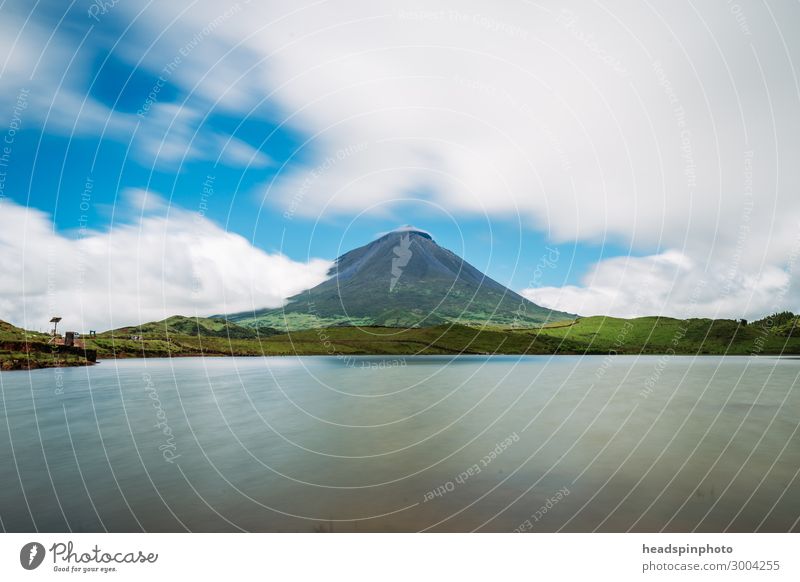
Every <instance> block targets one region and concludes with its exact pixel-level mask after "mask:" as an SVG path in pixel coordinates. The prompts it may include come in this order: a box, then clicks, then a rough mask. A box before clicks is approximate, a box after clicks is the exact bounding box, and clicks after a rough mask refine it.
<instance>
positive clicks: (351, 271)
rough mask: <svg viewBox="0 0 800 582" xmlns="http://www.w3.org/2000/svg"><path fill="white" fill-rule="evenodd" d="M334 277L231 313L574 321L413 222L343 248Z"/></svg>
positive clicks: (331, 319) (302, 318) (377, 321)
mask: <svg viewBox="0 0 800 582" xmlns="http://www.w3.org/2000/svg"><path fill="white" fill-rule="evenodd" d="M328 275H329V278H328V279H327V280H326V281H324V282H322V283H320V284H319V285H317V286H316V287H313V288H312V289H308V290H307V291H303V292H302V293H299V294H297V295H295V296H294V297H290V298H289V300H288V303H287V304H286V305H285V306H284V307H282V308H277V309H265V310H261V311H256V312H245V313H239V314H235V315H231V316H228V318H229V319H230V320H232V321H236V322H239V323H241V324H244V325H262V326H263V325H267V326H274V327H281V328H282V327H288V328H289V329H304V328H312V327H324V326H331V325H359V326H389V327H427V326H433V325H439V324H442V323H450V322H452V323H461V324H467V325H484V324H487V325H497V326H504V327H531V326H534V325H539V324H541V323H544V322H546V321H555V320H560V319H572V318H573V317H572V316H570V315H568V314H566V313H561V312H557V311H551V310H549V309H546V308H544V307H540V306H539V305H536V304H535V303H532V302H531V301H529V300H527V299H525V298H524V297H522V296H521V295H519V294H517V293H515V292H514V291H511V290H510V289H508V288H507V287H505V286H503V285H501V284H500V283H498V282H497V281H495V280H493V279H490V278H489V277H487V276H486V275H484V274H483V273H481V272H480V271H479V270H478V269H476V268H475V267H473V266H472V265H470V264H469V263H467V262H466V261H464V260H463V259H462V258H461V257H459V256H458V255H456V254H454V253H452V252H451V251H449V250H447V249H445V248H443V247H441V246H439V245H438V244H436V242H435V241H434V240H433V237H432V236H431V234H430V233H428V232H425V231H424V230H420V229H417V228H414V227H412V226H404V227H400V228H398V229H396V230H393V231H391V232H388V233H385V234H383V235H382V236H380V237H379V238H378V239H376V240H374V241H372V242H371V243H369V244H367V245H364V246H363V247H359V248H357V249H354V250H352V251H350V252H348V253H345V254H344V255H342V256H341V257H339V258H338V259H336V262H335V263H334V266H333V267H332V268H331V270H330V272H329V273H328Z"/></svg>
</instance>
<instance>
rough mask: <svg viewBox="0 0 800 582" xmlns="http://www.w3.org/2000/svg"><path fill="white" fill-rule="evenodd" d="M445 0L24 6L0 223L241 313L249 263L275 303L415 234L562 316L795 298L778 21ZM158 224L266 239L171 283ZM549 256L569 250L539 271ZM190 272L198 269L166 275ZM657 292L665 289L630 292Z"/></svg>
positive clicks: (31, 292)
mask: <svg viewBox="0 0 800 582" xmlns="http://www.w3.org/2000/svg"><path fill="white" fill-rule="evenodd" d="M439 8H440V9H437V10H432V9H431V8H430V7H429V6H427V5H426V4H421V3H419V4H418V3H413V2H408V3H403V4H402V6H401V5H399V4H397V3H383V2H377V3H375V5H373V6H370V7H368V8H365V7H363V6H360V5H359V4H358V3H350V2H344V3H342V4H341V5H339V6H338V8H336V9H334V8H333V7H332V6H331V5H329V4H325V3H322V4H319V3H316V4H315V3H308V4H304V3H300V4H296V5H292V6H288V5H287V6H280V5H278V4H276V5H273V6H269V7H266V6H261V5H259V4H257V3H251V2H227V3H214V2H198V3H195V4H193V5H192V9H191V10H186V7H180V6H165V5H161V6H157V7H156V6H153V5H150V4H147V3H144V2H133V1H126V2H119V3H116V4H115V3H106V4H103V3H94V2H75V3H73V4H71V5H69V6H66V5H64V4H62V3H59V2H38V3H36V4H35V5H31V4H29V3H27V2H22V1H17V2H7V3H5V4H4V5H3V7H2V8H0V13H2V15H3V19H2V21H3V24H2V31H0V32H3V36H4V38H5V40H4V41H3V42H4V43H5V44H4V47H5V49H6V51H5V54H6V55H7V58H6V61H5V63H4V65H3V69H2V77H3V81H4V88H5V91H4V95H3V97H2V99H1V100H0V113H2V117H0V122H1V123H2V125H0V129H3V128H4V127H7V128H8V130H7V131H5V132H4V133H5V134H6V135H8V134H9V131H12V130H13V140H12V141H13V143H12V144H11V145H12V146H13V147H12V150H11V154H10V155H11V156H12V163H11V165H10V167H9V168H7V171H6V176H5V181H4V183H3V184H4V187H3V190H2V195H3V197H2V198H0V204H2V206H0V220H5V221H6V224H8V225H10V224H11V222H12V221H15V223H14V224H15V225H17V226H19V223H20V221H21V222H22V223H23V224H29V223H28V221H29V220H30V221H33V222H31V224H33V223H35V225H36V227H37V228H38V227H40V226H42V225H47V224H49V225H50V227H51V229H52V231H53V232H52V238H51V239H50V240H49V242H47V244H49V245H50V246H53V245H61V246H64V247H65V248H66V247H69V248H70V249H71V251H70V252H73V251H74V253H75V256H77V257H85V256H87V254H88V255H90V256H101V255H93V254H92V253H98V252H99V251H98V250H97V249H99V248H103V249H105V251H104V252H105V255H102V256H103V257H104V258H105V259H107V260H108V261H109V262H111V263H114V264H122V263H126V262H133V263H136V268H135V269H133V270H134V271H135V272H136V281H137V282H141V281H143V280H144V279H145V278H147V277H149V276H152V277H153V279H154V281H153V282H152V284H153V285H154V288H164V287H167V286H169V287H171V286H172V285H173V284H176V283H177V278H175V279H174V280H173V279H172V277H177V275H175V273H177V272H182V273H184V274H185V273H194V274H193V275H192V277H193V281H194V282H193V283H191V285H192V289H195V290H196V289H197V288H198V287H199V288H202V293H199V294H198V297H200V296H202V301H200V300H198V302H197V303H196V304H193V308H195V309H196V310H197V311H198V312H199V313H202V312H204V311H206V312H219V311H221V310H222V309H221V306H220V305H219V303H220V302H222V303H223V305H222V306H223V307H224V306H225V305H230V308H231V309H233V308H238V307H241V305H248V306H249V305H251V304H252V305H253V306H256V307H259V306H261V305H259V304H258V303H259V301H260V298H259V296H258V294H257V293H254V294H252V295H251V296H249V297H248V298H247V299H246V300H245V299H244V298H240V300H238V299H237V301H235V302H233V303H232V304H229V303H228V300H229V299H230V297H231V296H232V295H236V291H234V290H232V289H228V288H226V287H225V286H224V285H223V286H219V285H217V284H216V282H217V281H218V280H219V276H218V273H220V272H222V271H224V270H225V269H228V268H233V267H236V266H237V263H236V261H237V260H239V261H242V264H241V265H239V267H240V270H242V271H245V270H247V268H249V267H247V265H253V264H260V263H259V261H262V260H263V261H266V263H265V264H268V265H270V267H269V268H267V271H269V272H270V273H272V275H269V276H267V275H266V274H265V275H263V277H262V279H263V280H260V281H258V283H257V284H256V286H257V287H258V288H259V289H261V290H263V293H264V305H273V304H275V303H276V302H278V303H279V302H280V296H281V295H285V294H286V293H290V292H296V291H297V290H298V289H297V286H299V285H303V284H307V283H308V282H313V281H316V280H317V279H318V278H319V273H320V269H321V266H320V265H322V262H318V263H314V264H313V265H311V264H310V263H309V261H310V260H311V259H323V260H327V261H330V260H332V259H334V258H335V257H336V256H337V255H338V254H341V253H342V252H346V251H347V250H350V249H352V248H354V247H356V246H359V245H362V244H365V243H367V242H369V241H370V240H372V239H373V238H374V237H375V236H376V235H377V234H378V233H380V232H384V231H387V230H391V229H393V228H395V227H397V226H399V225H403V224H413V225H415V226H417V227H419V228H422V229H425V230H428V231H430V232H432V233H433V235H434V237H435V239H436V240H437V242H439V243H440V244H442V245H443V246H445V247H447V248H449V249H451V250H453V251H454V252H456V253H458V254H460V255H462V256H464V257H465V258H466V259H467V260H468V261H469V262H471V263H472V264H474V265H475V266H476V267H478V268H480V269H482V270H483V271H485V272H486V273H488V274H489V275H490V276H492V277H493V278H495V279H497V280H499V281H501V282H502V283H504V284H506V285H508V286H510V287H511V288H513V289H515V290H518V291H521V292H523V293H524V294H525V295H526V296H528V297H529V298H531V299H533V300H534V301H537V302H539V303H542V304H545V305H548V306H552V307H556V308H559V309H564V310H567V311H572V312H577V313H584V314H591V313H609V314H615V315H623V316H631V315H642V314H650V313H664V314H670V315H677V316H687V315H691V314H693V313H694V312H698V313H700V312H702V314H707V315H710V316H713V315H724V316H738V315H742V314H755V313H760V312H763V311H769V310H771V308H772V307H773V306H774V307H776V308H784V307H792V305H794V303H795V302H796V299H795V298H796V285H795V283H794V281H795V279H794V278H793V277H792V276H791V268H792V266H793V259H792V257H793V255H792V249H793V248H794V246H793V245H794V244H795V241H796V239H797V231H798V226H797V224H795V221H793V220H791V219H790V215H791V212H780V213H778V212H776V209H777V208H783V209H794V208H795V207H796V205H797V203H796V197H793V196H792V192H793V188H794V187H795V186H796V185H798V182H800V181H799V180H798V176H797V170H796V169H795V168H793V167H791V166H787V164H784V163H782V161H783V160H784V159H786V156H787V155H790V153H791V152H795V153H796V151H797V149H798V146H799V145H800V144H798V140H797V138H796V135H798V134H800V132H798V131H796V130H797V129H800V128H797V127H795V126H796V125H797V123H796V120H797V116H794V117H792V116H791V112H792V111H796V107H797V102H798V95H797V91H796V87H794V86H793V85H792V83H791V82H790V81H791V76H789V75H787V73H789V72H790V71H791V65H790V63H791V61H790V60H787V59H790V58H791V56H792V55H795V53H797V52H799V51H798V50H797V49H798V47H797V42H795V41H786V40H784V42H783V46H781V45H780V44H779V43H778V42H777V41H776V38H780V34H779V33H780V32H781V28H780V24H778V22H780V19H778V20H777V21H776V20H775V19H773V18H770V14H769V13H766V12H765V11H764V10H762V9H760V8H758V7H756V6H753V7H752V8H751V10H750V12H749V15H750V18H749V19H748V21H747V24H748V29H747V31H744V30H743V29H741V22H739V21H738V20H736V19H732V18H730V16H731V15H730V14H728V13H727V12H725V11H724V10H720V9H718V8H708V9H705V12H704V13H703V14H702V16H703V18H702V19H699V18H698V14H696V13H693V12H692V10H693V9H691V7H689V5H688V4H687V5H683V4H677V5H676V6H674V7H670V9H669V11H666V12H661V13H656V12H655V11H654V10H652V9H648V8H645V7H641V8H639V9H637V10H634V11H628V12H625V11H621V9H620V11H617V13H616V18H613V17H611V15H609V14H608V13H603V12H602V11H600V12H598V9H597V7H594V8H589V7H583V6H581V5H579V4H576V5H575V6H564V5H561V4H555V3H553V4H552V5H550V4H543V5H541V6H538V7H532V6H530V5H527V4H525V3H519V4H517V3H509V5H508V6H504V7H488V6H485V5H483V4H481V3H475V4H472V3H451V2H442V3H441V6H440V7H439ZM787 10H788V9H787ZM789 12H791V11H789ZM794 12H797V11H796V10H794ZM785 16H786V20H787V21H790V20H791V18H792V17H797V14H787V15H785ZM623 21H624V22H623ZM675 22H680V23H682V24H683V28H682V29H680V30H678V29H676V28H675V27H674V26H672V25H671V23H675ZM703 23H705V28H704V26H703ZM623 24H625V25H626V26H623ZM776 31H777V33H778V36H777V37H776ZM787 38H788V37H787ZM643 39H645V40H643ZM676 46H679V47H680V49H679V50H676ZM754 54H755V58H754ZM759 57H760V58H759ZM731 63H733V64H731ZM721 64H725V65H726V66H727V74H723V68H722V67H721V66H720V65H721ZM759 65H760V67H759ZM759 70H760V72H759ZM756 73H758V74H759V75H760V77H761V78H762V81H763V82H762V83H761V84H754V83H752V79H754V78H756V76H755V75H756ZM20 96H21V97H20ZM20 100H21V101H22V102H24V107H20V106H19V104H20V102H21V101H20ZM15 107H16V109H15ZM768 113H769V115H768ZM17 114H19V115H18V117H19V119H18V120H16V121H15V116H17ZM3 119H5V120H6V121H2V120H3ZM789 119H791V120H792V121H789V122H787V121H786V120H789ZM776 144H779V145H777V146H776ZM754 152H755V153H754ZM776 168H778V169H777V170H776ZM753 175H755V176H757V181H756V183H755V184H756V187H755V188H754V187H753V177H752V176H753ZM87 182H88V184H89V185H90V187H89V188H88V189H87ZM209 184H211V187H210V188H209V186H208V185H209ZM204 188H205V191H204ZM211 190H213V193H211ZM23 211H28V213H27V214H26V213H24V212H23ZM21 217H22V218H21ZM162 219H164V220H166V221H167V222H166V224H167V225H168V226H167V227H166V229H163V228H162V231H164V232H162V238H163V240H162V241H161V243H162V245H161V246H162V249H163V248H165V247H170V248H171V247H173V246H175V245H178V247H180V245H181V244H189V243H186V241H185V240H183V242H180V241H179V240H178V239H177V238H176V237H175V236H172V235H170V236H172V238H170V239H168V237H167V235H166V234H165V233H166V232H173V234H174V233H180V232H192V230H193V228H192V227H191V224H192V223H194V224H195V226H196V228H194V231H195V232H194V234H200V235H202V233H203V232H205V233H206V234H207V235H208V236H207V239H206V245H204V246H209V247H213V246H214V242H213V241H214V240H215V239H214V238H213V236H218V237H222V238H220V240H221V241H222V240H223V238H224V236H225V233H232V234H235V235H240V236H241V237H242V238H243V240H244V241H246V242H247V243H249V245H250V246H251V247H252V248H248V250H247V252H243V253H241V254H240V255H239V256H238V257H220V256H217V255H216V254H214V252H213V250H209V251H207V252H206V254H202V253H201V254H197V253H198V252H199V251H197V250H196V249H195V250H192V251H191V252H190V249H188V247H187V248H186V249H184V250H182V251H180V252H179V251H178V250H176V251H175V252H176V253H177V254H178V255H181V256H182V255H187V256H189V258H187V259H186V260H187V262H186V263H185V264H183V263H181V260H180V259H178V258H175V259H173V258H169V261H167V260H166V259H165V260H162V261H161V263H157V265H159V266H158V269H157V270H156V271H155V272H152V273H150V272H146V269H149V268H150V267H147V266H146V265H149V263H148V262H147V260H144V259H142V256H141V253H153V252H156V253H157V252H159V251H157V250H153V249H148V248H138V251H137V252H138V253H139V254H136V255H128V254H126V251H125V249H126V247H125V245H122V246H121V247H120V250H116V249H117V247H116V246H114V244H117V242H118V241H117V239H115V238H113V237H112V236H110V233H113V232H114V231H115V229H120V231H121V233H122V234H125V233H126V232H128V231H130V232H138V233H139V237H140V239H139V240H145V239H146V235H147V234H148V233H149V232H150V230H148V229H153V228H156V226H157V225H159V224H162V223H160V222H159V221H160V220H162ZM170 221H172V222H170ZM170 224H172V226H169V225H170ZM10 228H11V226H8V227H7V231H8V232H10V230H9V229H10ZM20 228H21V227H20ZM27 228H28V231H30V232H33V231H34V230H35V229H34V228H33V227H32V226H30V225H29V226H28V227H27ZM126 229H128V230H126ZM28 231H25V230H23V231H22V232H28ZM743 233H744V234H743ZM22 238H23V239H24V241H25V242H24V245H23V244H22V243H20V242H19V237H17V238H16V239H14V240H10V238H9V239H7V240H6V241H5V243H4V244H5V245H6V248H5V249H4V250H5V251H6V256H7V257H9V259H8V260H9V267H8V270H7V275H6V277H7V279H8V280H9V281H11V280H12V278H13V279H14V280H15V281H17V280H23V279H25V280H28V281H36V280H37V279H36V273H35V272H33V273H32V274H31V275H25V273H27V270H34V269H35V268H36V267H35V265H33V264H31V261H32V259H31V258H25V257H26V256H28V257H36V256H38V255H37V253H44V254H46V253H45V250H46V249H45V246H46V245H45V243H42V245H43V246H42V248H36V249H32V248H31V246H30V245H33V244H35V241H34V240H33V238H32V237H27V236H23V237H22ZM84 239H87V240H84ZM173 239H174V240H173ZM69 241H72V243H70V242H69ZM109 241H113V242H114V244H110V242H109ZM228 243H230V244H233V245H234V246H235V245H238V244H239V241H238V239H236V240H234V239H230V238H224V242H220V245H219V246H220V248H222V247H223V246H224V245H225V244H228ZM25 245H27V246H25ZM128 246H129V245H128ZM194 246H195V247H197V246H199V245H194ZM553 248H556V249H558V251H559V260H558V261H556V262H549V261H548V262H547V265H546V268H541V266H542V259H543V257H545V256H550V257H552V251H551V250H550V249H553ZM111 249H114V250H113V253H119V254H118V255H113V254H112V250H111ZM204 252H205V251H204ZM251 253H252V254H251ZM165 257H166V255H165ZM165 257H162V258H165ZM281 257H284V259H288V262H287V261H285V260H284V259H282V258H281ZM12 258H14V261H13V265H14V267H13V270H12V267H11V264H12ZM76 260H77V259H76ZM148 260H149V259H148ZM173 260H174V261H177V264H180V265H181V266H180V268H177V269H176V270H175V271H173V272H169V271H167V270H165V269H166V266H165V265H166V264H167V262H171V261H173ZM20 261H21V262H22V263H23V264H22V266H20V265H19V263H20ZM245 263H246V264H245ZM281 265H283V266H281ZM273 267H274V268H275V269H276V270H275V271H274V272H273V271H272V270H271V269H272V268H273ZM284 267H285V269H286V270H281V269H284ZM171 268H174V267H171ZM70 269H71V271H72V272H74V271H75V270H76V267H75V266H74V265H73V266H72V267H70ZM203 269H206V270H211V272H212V273H215V274H214V275H203V276H202V277H206V279H203V278H202V277H199V276H198V275H197V273H198V272H199V271H202V270H203ZM63 276H64V277H66V276H67V274H64V275H63ZM87 276H88V275H87ZM99 276H100V278H101V279H103V277H102V271H101V274H100V275H99ZM254 276H258V275H257V274H256V275H254ZM198 277H199V278H198ZM269 277H272V278H273V279H274V280H270V279H269ZM105 278H106V279H107V278H108V277H105ZM167 279H169V281H166V280H167ZM287 280H296V281H297V284H296V285H295V286H292V285H289V286H288V287H286V286H285V283H286V281H287ZM51 283H52V281H51ZM184 283H185V284H186V285H189V283H188V282H186V281H185V282H184ZM137 284H138V283H137ZM232 284H233V283H232ZM236 284H239V285H242V283H241V282H236ZM64 285H66V283H62V286H64ZM5 287H6V291H5V296H4V298H0V308H3V309H5V310H6V311H12V312H13V311H19V309H20V306H21V305H22V304H25V305H26V310H25V311H26V313H27V310H28V309H30V310H32V311H31V314H32V315H31V317H32V318H36V317H40V316H41V315H40V311H41V310H39V309H37V308H35V305H34V304H35V303H37V302H38V303H42V301H43V298H45V297H47V293H46V291H45V290H43V289H44V288H38V287H35V286H33V287H31V286H28V287H25V288H23V289H14V288H13V285H12V283H10V282H9V283H8V284H6V285H5ZM90 287H102V292H103V293H104V294H105V296H106V299H104V300H103V304H104V307H105V310H106V311H107V314H109V315H104V316H103V317H99V318H98V319H99V320H101V321H103V322H105V321H106V320H108V319H109V317H110V315H113V314H117V315H118V317H117V319H120V318H121V319H122V320H124V321H125V322H131V320H134V319H137V318H141V317H151V316H154V315H155V314H157V313H158V312H159V309H165V310H170V309H177V308H178V307H180V305H179V304H174V303H170V302H168V301H166V299H164V297H161V298H160V299H164V300H163V301H157V302H156V303H158V304H159V305H142V304H141V301H139V303H140V305H139V306H138V308H137V309H138V310H137V311H135V312H128V311H125V310H124V309H123V308H122V307H119V306H115V304H114V301H113V300H111V299H107V298H108V297H109V296H113V295H115V293H114V292H113V291H112V290H111V289H109V288H108V287H106V286H105V283H102V282H101V281H96V282H95V281H92V282H90V283H87V284H85V285H83V286H82V287H81V288H80V289H78V290H76V291H75V295H76V296H77V295H80V296H81V297H82V299H81V302H82V304H83V303H84V302H85V303H87V304H91V303H92V302H93V301H94V300H95V298H93V297H92V296H91V295H90V294H89V288H90ZM249 287H250V288H251V290H252V287H253V284H251V285H249ZM642 288H646V289H647V290H648V298H647V299H646V300H643V299H642V298H641V297H634V294H633V291H631V290H632V289H642ZM715 288H716V289H719V288H724V289H726V292H725V296H724V297H722V298H720V297H715V296H714V294H713V293H712V292H711V291H707V290H708V289H715ZM698 289H703V291H702V292H698ZM19 295H23V296H25V298H26V300H24V301H22V302H21V303H20V301H18V300H16V299H14V297H16V296H19ZM175 296H176V297H179V296H180V292H179V291H178V290H176V291H175ZM776 296H777V297H778V298H779V300H778V301H775V297H776ZM50 300H51V302H52V300H53V298H52V297H50ZM170 301H171V300H170ZM773 304H774V305H773ZM75 309H76V310H77V309H78V307H77V306H76V307H75ZM33 314H35V315H33ZM81 317H84V318H86V317H88V316H87V315H86V314H85V313H84V314H83V315H81ZM0 319H13V316H12V314H10V313H1V314H0Z"/></svg>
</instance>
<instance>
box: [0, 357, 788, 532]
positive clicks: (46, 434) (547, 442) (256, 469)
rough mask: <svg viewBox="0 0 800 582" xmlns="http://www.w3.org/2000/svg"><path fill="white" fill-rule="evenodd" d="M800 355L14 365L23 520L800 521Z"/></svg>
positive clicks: (8, 400)
mask: <svg viewBox="0 0 800 582" xmlns="http://www.w3.org/2000/svg"><path fill="white" fill-rule="evenodd" d="M798 378H800V359H791V358H766V357H764V358H746V357H741V358H739V357H726V358H722V357H700V358H692V357H670V358H661V357H658V356H647V357H632V356H631V357H615V358H604V357H602V356H593V357H578V356H576V357H572V356H558V357H549V356H529V357H523V358H519V357H516V356H502V357H460V358H457V359H452V358H449V357H414V358H406V359H405V360H402V359H400V360H398V359H384V358H379V357H364V358H356V359H354V360H352V361H350V362H345V361H343V360H341V359H337V358H324V357H304V358H232V359H222V358H220V359H195V358H187V359H175V360H147V361H145V360H122V361H118V362H114V361H105V362H102V363H101V364H99V365H97V366H95V367H92V368H70V369H61V370H36V371H33V372H4V373H1V374H0V388H1V389H2V401H0V405H1V408H0V410H1V411H2V420H0V523H1V524H2V528H3V529H4V530H6V531H35V530H39V531H105V530H108V531H141V530H146V531H184V530H191V531H237V530H248V531H330V530H333V531H417V530H431V531H473V530H479V531H513V530H515V529H517V530H520V529H521V530H526V531H557V530H561V531H594V530H598V531H628V530H631V531H660V530H664V531H692V530H696V531H723V530H727V531H756V530H758V531H788V530H795V531H797V530H798V528H799V526H798V519H799V518H800V478H798V470H800V434H798V422H800V386H798Z"/></svg>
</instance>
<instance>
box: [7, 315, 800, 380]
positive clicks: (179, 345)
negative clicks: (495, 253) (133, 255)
mask: <svg viewBox="0 0 800 582" xmlns="http://www.w3.org/2000/svg"><path fill="white" fill-rule="evenodd" d="M798 327H799V326H798V317H797V316H796V315H794V314H793V313H790V312H783V313H776V314H774V315H772V316H769V317H765V318H763V319H760V320H758V321H754V322H751V323H749V324H748V323H746V322H744V321H742V320H729V319H717V320H712V319H688V320H681V319H672V318H666V317H640V318H636V319H619V318H614V317H585V318H578V319H576V320H574V321H569V322H559V323H553V324H547V325H544V326H543V327H540V328H535V329H530V328H526V329H509V328H501V327H494V328H485V329H482V328H480V327H479V326H472V327H468V326H464V325H456V324H442V325H436V326H432V327H423V328H398V327H375V326H373V327H365V328H358V327H343V326H340V327H326V328H319V329H309V330H302V331H295V332H291V333H279V332H277V331H276V330H275V329H273V328H271V327H262V328H259V329H253V328H247V327H243V326H240V325H237V324H235V323H232V322H227V321H225V320H224V319H221V318H190V317H182V316H175V317H170V318H168V319H166V320H164V321H158V322H153V323H147V324H144V325H141V326H136V327H126V328H121V329H117V330H113V331H108V332H104V333H102V334H98V335H97V336H96V337H93V338H87V337H85V336H84V337H83V338H81V339H82V340H83V341H84V342H85V347H86V348H87V349H93V350H97V355H98V357H99V358H100V359H103V358H106V359H108V358H141V357H182V356H200V355H203V356H278V355H293V354H297V355H329V356H338V357H347V356H354V355H370V354H375V355H417V354H428V355H430V354H689V355H702V354H727V355H776V354H800V330H798ZM47 339H48V337H47V336H46V335H45V334H40V333H36V332H27V331H25V330H22V329H20V328H17V327H14V326H12V325H10V324H7V323H5V322H0V366H2V369H5V370H7V369H17V368H29V367H30V368H36V367H47V366H64V365H85V364H87V363H88V362H87V361H86V360H85V359H82V358H79V357H77V356H73V355H72V354H54V353H52V350H51V349H50V347H49V346H47V344H46V342H47ZM26 346H27V347H28V349H25V347H26ZM42 346H44V348H42Z"/></svg>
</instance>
